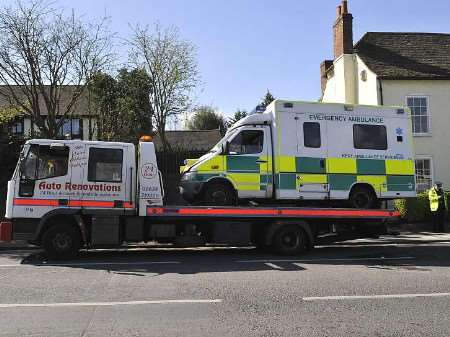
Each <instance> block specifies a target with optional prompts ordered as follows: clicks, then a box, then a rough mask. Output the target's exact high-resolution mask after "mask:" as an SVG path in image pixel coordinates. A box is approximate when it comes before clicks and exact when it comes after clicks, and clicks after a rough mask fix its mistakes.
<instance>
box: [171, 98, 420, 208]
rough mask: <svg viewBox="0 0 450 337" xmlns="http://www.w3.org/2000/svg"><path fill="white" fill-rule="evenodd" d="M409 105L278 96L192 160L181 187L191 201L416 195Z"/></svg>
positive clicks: (362, 200)
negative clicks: (287, 99)
mask: <svg viewBox="0 0 450 337" xmlns="http://www.w3.org/2000/svg"><path fill="white" fill-rule="evenodd" d="M412 142H413V139H412V133H411V117H410V112H409V109H408V108H403V107H386V106H365V105H346V104H338V103H332V104H328V103H316V102H300V101H286V100H275V101H273V102H272V103H271V104H270V105H269V106H268V107H267V108H266V110H265V111H264V112H263V113H255V114H251V115H249V116H247V117H245V118H243V119H241V120H240V121H238V122H237V123H236V124H235V125H233V126H232V127H231V128H230V129H229V130H228V132H227V133H226V135H225V136H224V138H223V139H222V140H221V141H220V142H219V143H218V144H217V145H216V146H215V147H214V148H213V149H211V151H210V152H209V153H207V154H206V155H204V156H202V157H201V158H199V159H197V160H192V159H191V160H187V161H186V165H185V166H184V167H182V169H181V171H182V173H183V176H182V178H181V183H180V190H181V193H182V195H183V196H184V197H185V199H186V200H187V201H189V202H192V203H198V202H200V203H202V204H207V205H234V204H237V201H238V200H240V199H253V200H259V201H261V202H264V201H265V202H267V201H270V202H273V201H278V202H281V201H291V202H292V201H300V202H301V201H305V200H349V201H350V203H349V206H350V205H351V206H352V207H356V208H376V207H377V206H378V205H379V201H380V200H383V199H393V198H403V197H414V196H415V195H416V192H415V176H414V158H413V150H412V145H413V144H412Z"/></svg>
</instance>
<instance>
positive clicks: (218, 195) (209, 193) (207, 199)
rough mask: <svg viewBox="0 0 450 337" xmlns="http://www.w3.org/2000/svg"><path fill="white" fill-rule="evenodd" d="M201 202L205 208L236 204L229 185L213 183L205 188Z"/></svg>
mask: <svg viewBox="0 0 450 337" xmlns="http://www.w3.org/2000/svg"><path fill="white" fill-rule="evenodd" d="M203 202H204V203H205V205H207V206H233V205H235V204H236V194H235V193H234V190H233V188H232V187H230V186H229V185H227V184H224V183H221V182H213V183H210V184H208V185H206V186H205V190H204V191H203Z"/></svg>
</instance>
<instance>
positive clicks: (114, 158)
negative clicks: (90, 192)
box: [88, 147, 123, 183]
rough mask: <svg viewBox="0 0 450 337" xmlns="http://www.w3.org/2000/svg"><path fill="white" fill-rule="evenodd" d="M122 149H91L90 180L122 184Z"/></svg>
mask: <svg viewBox="0 0 450 337" xmlns="http://www.w3.org/2000/svg"><path fill="white" fill-rule="evenodd" d="M122 160H123V151H122V150H121V149H106V148H98V147H91V148H90V149H89V165H88V180H89V181H101V182H111V183H120V182H122Z"/></svg>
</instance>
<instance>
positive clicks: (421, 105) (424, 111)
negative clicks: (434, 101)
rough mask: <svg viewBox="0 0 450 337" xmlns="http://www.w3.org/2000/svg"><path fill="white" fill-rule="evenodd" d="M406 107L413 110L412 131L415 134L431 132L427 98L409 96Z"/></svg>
mask: <svg viewBox="0 0 450 337" xmlns="http://www.w3.org/2000/svg"><path fill="white" fill-rule="evenodd" d="M406 105H408V107H409V108H410V109H411V119H412V131H413V133H414V134H427V133H429V132H430V114H429V108H428V106H429V104H428V97H427V96H409V97H407V98H406Z"/></svg>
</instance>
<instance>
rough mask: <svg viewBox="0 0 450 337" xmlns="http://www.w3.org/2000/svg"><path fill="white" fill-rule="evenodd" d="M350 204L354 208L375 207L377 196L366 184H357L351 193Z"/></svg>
mask: <svg viewBox="0 0 450 337" xmlns="http://www.w3.org/2000/svg"><path fill="white" fill-rule="evenodd" d="M349 201H350V204H351V206H352V207H353V208H366V209H367V208H374V207H375V206H376V204H377V197H376V196H375V195H374V193H373V192H372V191H371V190H370V189H369V188H368V187H365V186H355V187H354V188H353V189H352V191H351V193H350V199H349Z"/></svg>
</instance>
